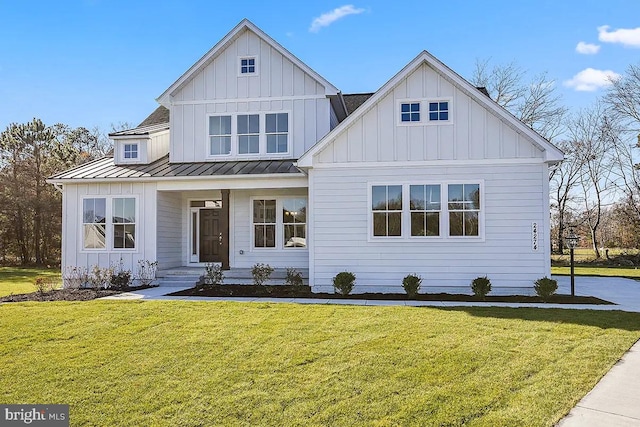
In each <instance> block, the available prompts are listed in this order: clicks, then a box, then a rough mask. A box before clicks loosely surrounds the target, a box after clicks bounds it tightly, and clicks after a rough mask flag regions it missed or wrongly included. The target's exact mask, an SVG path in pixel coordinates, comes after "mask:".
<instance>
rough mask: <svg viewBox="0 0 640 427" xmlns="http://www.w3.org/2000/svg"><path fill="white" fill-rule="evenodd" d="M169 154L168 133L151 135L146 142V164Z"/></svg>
mask: <svg viewBox="0 0 640 427" xmlns="http://www.w3.org/2000/svg"><path fill="white" fill-rule="evenodd" d="M168 152H169V131H165V132H158V133H155V134H153V135H151V138H150V139H149V142H148V153H149V155H148V156H147V162H148V163H151V162H153V161H154V160H158V159H159V158H160V157H163V156H165V155H166V154H167V153H168Z"/></svg>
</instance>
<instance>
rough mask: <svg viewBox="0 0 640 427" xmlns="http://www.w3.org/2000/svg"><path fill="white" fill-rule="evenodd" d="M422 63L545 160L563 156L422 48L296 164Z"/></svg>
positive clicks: (307, 160)
mask: <svg viewBox="0 0 640 427" xmlns="http://www.w3.org/2000/svg"><path fill="white" fill-rule="evenodd" d="M423 64H426V65H427V66H429V67H430V68H432V69H433V70H434V71H435V72H436V73H438V74H439V75H441V76H443V77H444V78H445V79H447V80H448V81H449V82H451V83H452V84H453V85H454V86H455V87H457V88H458V89H459V90H461V91H462V92H463V93H464V94H465V95H467V96H468V97H469V98H471V99H472V100H473V101H475V102H476V103H477V104H479V105H480V106H481V107H483V108H484V109H485V110H487V111H489V112H490V113H492V114H493V115H495V116H496V117H497V118H498V119H500V120H501V121H503V122H504V123H506V124H507V125H508V126H509V127H511V128H512V129H514V130H515V131H516V132H517V133H519V134H521V135H523V136H524V138H525V139H526V140H527V141H529V142H530V143H531V144H533V146H535V147H536V148H537V149H539V150H541V151H542V152H543V153H544V160H545V161H546V162H551V163H553V162H558V161H561V160H562V159H563V157H564V155H563V153H562V151H560V150H559V149H558V148H557V147H555V146H554V145H553V144H551V143H550V142H549V141H547V140H546V139H545V138H543V137H542V136H540V135H539V134H538V133H536V132H535V131H534V130H533V129H531V128H529V127H528V126H526V125H525V124H524V123H522V122H521V121H520V120H518V119H517V118H516V117H515V116H513V115H512V114H511V113H509V112H508V111H507V110H505V109H504V108H503V107H501V106H500V105H498V104H497V103H496V102H495V101H493V100H492V99H491V98H490V97H488V96H486V95H485V94H484V92H482V91H481V89H479V88H476V87H475V86H474V85H472V84H471V83H469V82H467V81H466V80H465V79H463V78H462V77H461V76H460V75H458V74H457V73H455V72H454V71H453V70H451V69H450V68H449V67H447V66H446V65H445V64H443V63H442V62H441V61H439V60H438V59H437V58H435V57H434V56H433V55H431V54H430V53H429V52H427V51H423V52H421V53H420V54H419V55H418V56H417V57H416V58H414V59H413V60H412V61H411V62H409V64H407V65H406V66H405V67H404V68H403V69H402V70H400V72H398V73H397V74H396V75H395V76H393V77H392V78H391V79H390V80H389V81H388V82H387V83H385V84H384V85H383V86H382V87H381V88H380V89H379V90H378V91H377V92H375V94H374V95H373V96H371V97H370V98H369V99H367V100H366V101H365V102H364V103H363V104H362V105H361V106H359V107H358V108H357V110H356V111H354V112H353V114H351V115H349V117H347V119H345V120H344V121H343V122H341V123H340V124H339V125H338V126H336V127H335V128H334V129H333V130H332V131H331V132H329V133H328V134H327V135H325V137H324V138H322V139H321V140H320V141H318V143H317V144H315V145H314V146H313V147H311V149H309V150H308V151H307V152H306V153H305V154H304V155H303V156H301V157H300V159H299V160H298V166H300V167H312V166H313V158H314V156H315V155H316V154H318V153H320V152H321V151H322V150H323V149H325V148H326V147H327V145H328V144H330V143H332V142H333V141H335V140H336V139H337V138H338V137H339V136H340V135H342V134H344V133H345V132H347V130H348V129H349V127H350V126H351V125H353V124H354V123H355V122H356V121H357V120H360V119H362V118H363V117H364V116H365V114H366V113H367V112H368V111H369V110H370V109H371V108H372V107H374V106H375V105H376V104H378V103H380V102H381V101H382V100H384V99H385V97H387V95H389V94H390V93H391V92H392V91H393V90H394V88H395V87H396V86H397V85H398V84H399V83H400V82H402V81H403V80H404V79H406V78H407V77H408V76H410V75H411V74H412V73H413V72H415V71H416V70H417V69H418V68H419V67H421V66H422V65H423Z"/></svg>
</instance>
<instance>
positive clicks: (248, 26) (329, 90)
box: [156, 18, 339, 107]
mask: <svg viewBox="0 0 640 427" xmlns="http://www.w3.org/2000/svg"><path fill="white" fill-rule="evenodd" d="M245 31H251V32H253V33H254V34H255V35H256V36H258V37H259V38H261V39H262V40H264V41H265V42H266V43H267V44H269V45H270V46H271V47H272V48H273V49H275V50H276V51H278V52H279V53H280V54H281V55H283V56H284V57H285V58H287V59H288V60H289V61H291V62H292V63H293V64H294V65H295V66H297V67H299V68H300V69H302V70H303V71H304V72H305V73H307V74H308V75H310V76H311V77H312V78H313V79H315V80H316V81H317V82H318V83H320V84H321V85H322V86H324V88H325V91H326V95H337V94H338V93H339V90H338V89H337V88H336V87H335V86H334V85H332V84H331V83H330V82H329V81H327V80H326V79H325V78H324V77H322V76H321V75H320V74H318V73H317V72H315V71H314V70H313V69H311V68H310V67H309V66H308V65H306V64H305V63H304V62H302V61H301V60H300V59H298V58H297V57H296V56H295V55H293V54H292V53H291V52H289V51H288V50H287V49H285V48H284V47H283V46H282V45H280V44H279V43H278V42H276V41H275V40H274V39H272V38H271V37H270V36H269V35H268V34H266V33H265V32H264V31H262V30H261V29H260V28H258V27H257V26H255V25H254V24H253V23H252V22H251V21H249V20H248V19H246V18H245V19H243V20H242V21H240V23H239V24H238V25H236V26H235V27H234V28H233V29H232V30H231V31H230V32H229V33H228V34H227V35H226V36H224V37H223V38H222V40H220V41H219V42H218V43H216V45H215V46H213V47H212V48H211V50H209V52H207V53H206V54H205V55H204V56H203V57H202V58H200V59H199V60H198V61H197V62H196V63H195V64H193V65H192V66H191V68H189V69H188V70H187V71H186V72H185V73H184V74H183V75H182V76H180V78H179V79H178V80H176V81H175V82H174V83H173V84H172V85H171V86H169V88H168V89H167V90H165V91H164V92H163V93H162V95H160V96H159V97H158V98H157V99H156V100H157V101H158V102H159V103H160V104H162V105H164V106H165V107H168V106H169V104H170V102H169V100H170V97H171V96H172V95H173V94H175V93H176V92H177V91H178V90H180V89H181V88H183V87H184V86H185V85H187V84H188V83H189V82H190V81H191V80H193V78H194V77H195V76H196V75H197V74H198V73H199V72H200V71H202V70H203V69H204V68H205V67H206V66H207V65H208V64H210V63H211V62H212V61H213V60H214V59H215V58H217V57H218V56H219V55H220V54H221V53H223V52H224V50H225V49H226V48H227V47H228V46H229V45H230V44H231V43H233V41H234V40H236V39H237V38H238V37H239V36H240V35H241V34H243V33H244V32H245Z"/></svg>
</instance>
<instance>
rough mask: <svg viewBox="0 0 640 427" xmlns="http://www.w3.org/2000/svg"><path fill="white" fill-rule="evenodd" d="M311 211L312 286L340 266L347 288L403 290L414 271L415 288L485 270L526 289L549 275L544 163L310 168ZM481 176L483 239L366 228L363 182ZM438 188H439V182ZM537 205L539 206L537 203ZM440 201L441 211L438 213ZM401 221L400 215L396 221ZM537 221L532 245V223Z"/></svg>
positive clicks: (457, 282) (325, 284)
mask: <svg viewBox="0 0 640 427" xmlns="http://www.w3.org/2000/svg"><path fill="white" fill-rule="evenodd" d="M311 176H312V178H311V179H312V181H313V186H312V190H311V191H310V193H311V199H312V203H313V206H314V209H313V215H312V216H311V221H312V224H311V227H312V229H313V239H312V240H311V245H313V247H312V248H311V251H312V254H313V255H312V256H313V267H312V268H311V272H310V274H312V278H311V280H312V283H313V284H314V290H315V291H330V290H331V289H332V282H331V278H332V277H333V276H335V275H336V274H337V273H338V272H340V271H351V272H353V273H355V274H356V276H357V283H356V287H355V289H354V292H361V291H367V290H368V291H379V292H389V291H392V292H400V293H402V292H404V291H403V289H402V279H403V277H404V276H406V275H407V274H412V273H416V274H420V275H421V276H422V277H423V284H422V286H423V288H428V287H445V286H455V287H459V286H463V287H466V288H468V287H469V284H470V282H471V280H472V279H473V278H475V277H478V276H484V275H487V276H488V277H489V279H491V282H492V284H493V286H494V288H500V287H528V288H531V287H532V286H533V281H534V280H536V279H538V278H540V277H542V276H544V275H548V274H549V268H550V267H549V261H548V260H549V253H548V250H547V247H548V246H549V242H548V238H547V236H548V230H546V229H545V228H546V227H547V221H546V218H545V215H548V191H547V190H546V189H545V185H544V183H545V180H546V179H547V177H548V166H547V165H546V164H544V163H542V162H539V163H536V164H533V163H532V164H518V165H458V166H454V165H449V166H429V167H418V166H410V165H403V167H402V168H400V167H398V168H393V167H379V168H328V167H327V168H318V169H313V171H312V175H311ZM450 181H455V182H456V183H460V182H468V183H478V182H482V189H483V191H484V194H483V195H482V196H481V200H482V201H483V202H484V205H482V211H483V214H484V223H483V224H481V228H482V229H484V233H483V234H484V239H478V238H449V237H446V234H447V232H448V230H441V238H438V239H424V238H411V237H409V236H406V235H405V236H403V238H401V239H398V238H376V239H371V238H370V236H371V231H370V230H369V227H370V225H369V224H370V223H369V218H368V217H369V215H371V208H370V206H369V192H370V191H371V190H370V185H371V184H381V183H384V184H388V185H393V184H421V183H442V185H443V187H444V185H446V183H447V182H450ZM443 191H444V188H443ZM545 203H547V208H546V209H545ZM446 214H447V213H446V206H443V207H442V211H441V215H446ZM403 221H404V219H403ZM533 222H536V223H537V224H538V227H539V231H538V234H539V237H538V239H539V241H538V250H533V248H532V232H531V228H532V223H533Z"/></svg>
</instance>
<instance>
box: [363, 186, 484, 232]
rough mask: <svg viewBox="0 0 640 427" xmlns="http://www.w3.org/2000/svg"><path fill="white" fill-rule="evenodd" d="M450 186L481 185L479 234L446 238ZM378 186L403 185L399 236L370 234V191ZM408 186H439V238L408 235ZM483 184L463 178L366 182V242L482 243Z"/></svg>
mask: <svg viewBox="0 0 640 427" xmlns="http://www.w3.org/2000/svg"><path fill="white" fill-rule="evenodd" d="M449 184H478V185H479V186H480V212H479V214H478V235H477V236H450V235H449V205H448V200H449ZM379 185H401V186H402V227H401V235H400V236H374V235H373V210H372V202H373V200H372V199H373V193H372V191H373V189H372V187H374V186H379ZM411 185H440V235H439V236H412V235H411V210H410V199H409V196H410V191H409V188H410V186H411ZM485 211H486V206H485V185H484V179H462V180H442V181H433V180H424V181H422V180H412V181H396V182H394V181H393V180H389V181H371V182H367V241H368V242H371V243H378V242H397V241H406V242H420V241H427V240H428V241H433V242H448V241H464V242H484V241H485Z"/></svg>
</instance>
